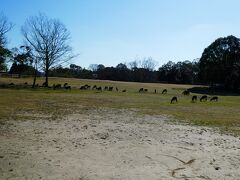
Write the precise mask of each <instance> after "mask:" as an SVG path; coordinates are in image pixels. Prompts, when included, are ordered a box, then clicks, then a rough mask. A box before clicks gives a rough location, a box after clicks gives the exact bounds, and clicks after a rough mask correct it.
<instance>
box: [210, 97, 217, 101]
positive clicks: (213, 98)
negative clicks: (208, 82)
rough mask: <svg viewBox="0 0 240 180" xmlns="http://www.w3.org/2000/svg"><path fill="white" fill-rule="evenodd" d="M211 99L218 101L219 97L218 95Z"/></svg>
mask: <svg viewBox="0 0 240 180" xmlns="http://www.w3.org/2000/svg"><path fill="white" fill-rule="evenodd" d="M210 101H216V102H217V101H218V97H217V96H214V97H212V98H211V99H210Z"/></svg>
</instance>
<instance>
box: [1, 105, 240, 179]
mask: <svg viewBox="0 0 240 180" xmlns="http://www.w3.org/2000/svg"><path fill="white" fill-rule="evenodd" d="M170 119H171V118H170V117H164V116H148V115H140V114H139V113H136V112H134V111H128V110H114V109H98V110H92V109H91V110H88V111H87V112H85V113H83V114H81V113H80V114H72V115H68V116H67V117H64V118H63V119H58V120H52V121H50V120H46V118H44V117H39V120H27V121H11V120H10V121H7V122H6V123H4V124H1V125H0V179H80V180H85V179H89V180H92V179H93V180H95V179H96V180H99V179H104V180H105V179H106V180H108V179H129V180H141V179H144V180H145V179H150V180H157V179H194V180H195V179H218V180H219V179H234V180H236V179H240V139H239V138H236V137H232V136H227V135H221V134H219V133H218V132H216V131H213V130H211V129H208V128H203V127H194V126H189V125H175V124H173V123H169V120H170Z"/></svg>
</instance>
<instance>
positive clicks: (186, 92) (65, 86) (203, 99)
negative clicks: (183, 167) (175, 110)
mask: <svg viewBox="0 0 240 180" xmlns="http://www.w3.org/2000/svg"><path fill="white" fill-rule="evenodd" d="M14 85H15V84H14V83H10V84H9V86H14ZM24 85H28V84H27V82H25V83H24ZM37 86H38V85H37ZM44 86H45V85H44V84H43V85H42V87H44ZM49 88H51V87H49ZM52 88H53V90H57V89H66V90H71V86H69V85H68V83H64V84H63V86H62V85H61V84H53V86H52ZM79 89H80V90H96V91H98V92H102V91H114V90H116V91H117V92H118V91H120V90H119V89H118V87H115V88H114V87H113V86H105V87H101V86H97V85H94V86H92V87H91V86H90V85H88V84H85V85H83V86H81V87H80V88H79ZM120 92H127V90H126V89H123V90H121V91H120ZM138 92H139V93H147V92H148V89H146V88H140V89H139V90H138ZM167 92H168V90H167V89H163V90H162V94H163V95H164V94H167ZM154 93H155V94H156V93H157V89H154ZM182 95H184V96H190V91H189V90H184V91H183V92H182ZM197 100H198V97H197V96H196V95H193V96H192V100H191V102H192V103H195V102H197ZM207 100H209V101H211V102H212V101H214V102H218V97H217V96H212V97H208V96H206V95H203V96H201V97H200V99H199V101H200V102H206V101H207ZM177 102H178V97H177V96H173V97H172V98H171V100H170V103H171V104H174V103H177Z"/></svg>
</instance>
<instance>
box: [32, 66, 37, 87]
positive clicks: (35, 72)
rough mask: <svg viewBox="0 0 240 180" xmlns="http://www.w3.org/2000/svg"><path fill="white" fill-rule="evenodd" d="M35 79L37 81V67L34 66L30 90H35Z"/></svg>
mask: <svg viewBox="0 0 240 180" xmlns="http://www.w3.org/2000/svg"><path fill="white" fill-rule="evenodd" d="M36 79H37V65H35V71H34V77H33V84H32V88H35V85H36Z"/></svg>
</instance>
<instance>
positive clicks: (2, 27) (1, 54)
mask: <svg viewBox="0 0 240 180" xmlns="http://www.w3.org/2000/svg"><path fill="white" fill-rule="evenodd" d="M12 27H13V24H12V23H10V22H9V21H8V19H7V17H6V16H4V15H3V14H1V13H0V71H2V70H3V71H7V65H6V63H5V61H6V58H8V57H9V56H10V55H11V51H10V50H8V49H7V48H6V47H5V46H6V41H7V38H6V33H7V32H9V31H10V30H11V29H12Z"/></svg>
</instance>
